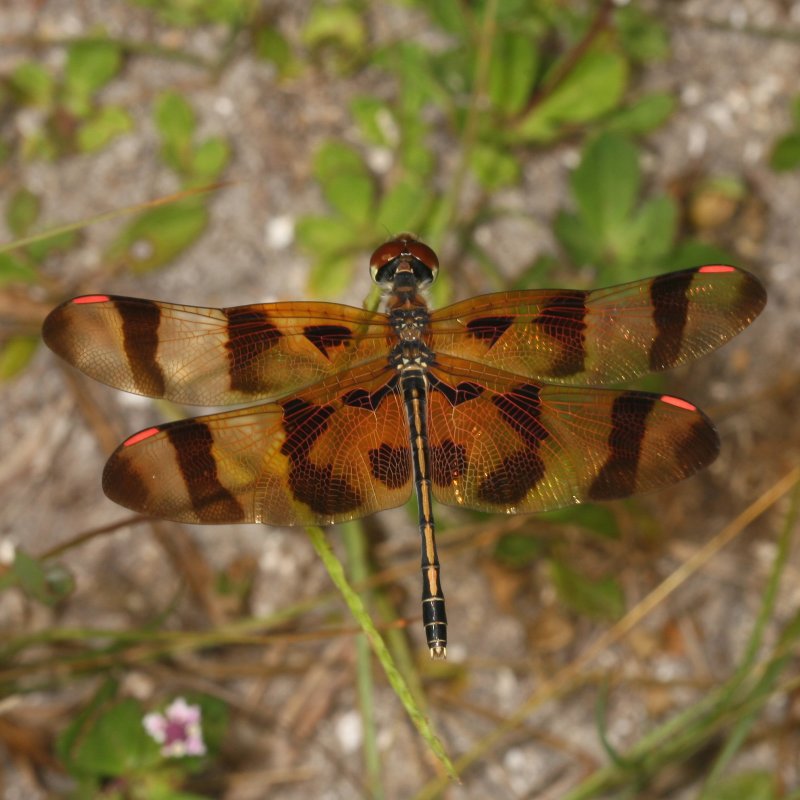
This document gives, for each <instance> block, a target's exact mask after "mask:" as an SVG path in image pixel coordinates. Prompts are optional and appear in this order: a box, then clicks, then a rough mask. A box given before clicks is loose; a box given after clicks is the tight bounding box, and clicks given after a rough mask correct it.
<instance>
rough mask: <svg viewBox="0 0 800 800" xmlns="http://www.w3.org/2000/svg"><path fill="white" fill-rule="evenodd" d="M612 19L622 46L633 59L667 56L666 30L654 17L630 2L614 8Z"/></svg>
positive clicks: (652, 59) (644, 59) (645, 59)
mask: <svg viewBox="0 0 800 800" xmlns="http://www.w3.org/2000/svg"><path fill="white" fill-rule="evenodd" d="M614 21H615V23H616V27H617V31H618V32H619V36H620V40H621V41H622V46H623V48H624V49H625V52H626V53H627V54H628V55H629V56H630V57H631V58H632V59H633V60H634V61H639V62H648V61H658V60H661V59H664V58H666V57H667V54H668V53H669V39H668V37H667V31H666V29H665V27H664V26H663V25H661V23H660V22H658V20H657V19H656V18H655V17H652V16H650V15H649V14H647V13H646V12H645V11H643V10H642V9H641V8H639V7H638V6H636V5H634V4H630V5H628V6H623V7H620V8H617V9H616V11H615V12H614Z"/></svg>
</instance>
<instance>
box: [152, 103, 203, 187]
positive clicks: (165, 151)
mask: <svg viewBox="0 0 800 800" xmlns="http://www.w3.org/2000/svg"><path fill="white" fill-rule="evenodd" d="M153 117H154V120H155V124H156V128H157V129H158V132H159V133H160V134H161V147H162V151H161V152H162V156H163V158H164V161H165V162H166V163H167V164H168V165H169V166H170V167H172V169H174V170H176V171H177V172H180V173H185V172H188V171H189V165H190V163H191V159H192V155H193V153H192V139H193V138H194V131H195V127H196V121H195V114H194V110H193V109H192V107H191V106H190V105H189V103H188V101H187V100H186V99H185V98H184V97H183V96H182V95H180V94H178V93H177V92H173V91H169V92H164V93H163V94H161V95H159V97H158V99H157V100H156V104H155V110H154V113H153Z"/></svg>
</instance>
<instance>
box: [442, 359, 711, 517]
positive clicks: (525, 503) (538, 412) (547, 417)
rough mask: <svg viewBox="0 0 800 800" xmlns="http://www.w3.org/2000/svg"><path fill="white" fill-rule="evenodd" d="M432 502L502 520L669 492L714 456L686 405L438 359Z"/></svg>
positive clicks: (704, 429) (706, 428) (703, 423)
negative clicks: (499, 514)
mask: <svg viewBox="0 0 800 800" xmlns="http://www.w3.org/2000/svg"><path fill="white" fill-rule="evenodd" d="M430 380H431V392H430V400H429V409H430V410H429V438H430V451H431V480H432V484H433V494H434V497H436V499H437V500H439V501H440V502H442V503H447V504H449V505H458V506H464V507H465V508H472V509H477V510H481V511H491V512H502V513H509V514H516V513H530V512H534V511H545V510H547V509H553V508H558V507H560V506H566V505H570V504H572V503H579V502H584V501H593V500H610V499H613V498H619V497H626V496H627V495H630V494H633V493H634V492H642V491H647V490H649V489H656V488H658V487H662V486H667V485H669V484H672V483H675V482H677V481H679V480H681V479H683V478H686V477H688V476H689V475H692V474H694V473H695V472H697V471H698V470H700V469H702V468H703V467H705V466H707V465H708V464H710V463H711V462H712V461H713V460H714V459H715V458H716V456H717V453H718V451H719V440H718V438H717V434H716V431H715V430H714V427H713V425H712V424H711V422H710V421H709V420H708V418H707V417H706V416H705V415H704V414H703V413H702V412H701V411H699V410H698V409H697V408H695V407H694V406H693V405H691V404H690V403H687V402H686V401H684V400H680V399H678V398H675V397H670V396H668V395H657V394H650V393H647V392H637V391H613V390H608V389H587V388H580V387H570V386H557V385H547V384H542V383H536V382H534V381H531V380H526V379H524V378H521V377H520V376H517V375H510V374H508V373H502V372H498V371H496V370H493V369H488V368H485V367H482V366H479V365H477V364H475V363H472V362H469V361H465V360H461V359H456V358H451V357H447V356H442V357H440V358H438V359H437V364H436V365H435V366H434V367H433V368H432V370H431V374H430Z"/></svg>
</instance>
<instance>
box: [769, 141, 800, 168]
mask: <svg viewBox="0 0 800 800" xmlns="http://www.w3.org/2000/svg"><path fill="white" fill-rule="evenodd" d="M769 164H770V166H771V167H772V169H774V170H776V171H777V172H786V171H788V170H790V169H795V168H796V167H798V166H800V131H794V132H793V133H788V134H786V135H785V136H782V137H781V138H780V139H778V141H777V142H775V146H774V147H773V148H772V153H771V154H770V157H769Z"/></svg>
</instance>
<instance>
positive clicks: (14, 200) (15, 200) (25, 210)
mask: <svg viewBox="0 0 800 800" xmlns="http://www.w3.org/2000/svg"><path fill="white" fill-rule="evenodd" d="M41 210H42V203H41V200H40V199H39V197H38V195H35V194H34V193H33V192H32V191H30V190H29V189H26V188H25V187H24V186H23V187H22V188H20V189H17V191H16V192H14V194H13V195H12V196H11V200H9V203H8V207H7V208H6V223H7V224H8V227H9V228H10V230H11V232H12V233H13V234H14V236H15V237H17V238H22V237H23V236H27V234H28V233H29V232H30V230H31V228H32V227H33V226H34V224H35V223H36V220H37V219H39V213H40V211H41Z"/></svg>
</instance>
